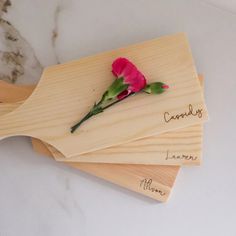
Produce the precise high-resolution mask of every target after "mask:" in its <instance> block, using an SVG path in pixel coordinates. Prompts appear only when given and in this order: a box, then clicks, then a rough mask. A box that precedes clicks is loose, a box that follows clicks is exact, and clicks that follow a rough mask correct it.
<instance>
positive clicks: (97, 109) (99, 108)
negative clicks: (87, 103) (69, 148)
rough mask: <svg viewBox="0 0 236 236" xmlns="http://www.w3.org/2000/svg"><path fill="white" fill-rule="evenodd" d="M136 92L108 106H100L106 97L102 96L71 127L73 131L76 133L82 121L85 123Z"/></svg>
mask: <svg viewBox="0 0 236 236" xmlns="http://www.w3.org/2000/svg"><path fill="white" fill-rule="evenodd" d="M134 94H135V93H130V94H129V95H128V96H126V97H124V98H123V99H120V100H116V101H115V102H113V103H110V104H108V105H107V106H104V107H102V106H100V105H101V104H102V102H103V101H104V99H103V98H102V99H101V100H100V101H99V102H98V103H97V104H96V105H95V106H94V107H93V108H92V109H91V111H90V112H89V113H87V114H86V115H85V116H84V117H83V118H82V119H81V120H80V121H79V122H78V123H77V124H75V125H74V126H72V127H71V133H74V132H75V130H76V129H78V128H79V127H80V125H81V124H82V123H84V122H85V121H86V120H88V119H89V118H91V117H92V116H95V115H97V114H98V113H101V112H103V111H104V110H106V109H107V108H109V107H111V106H113V105H115V104H117V103H119V102H121V101H123V100H125V99H126V98H128V97H130V96H132V95H134Z"/></svg>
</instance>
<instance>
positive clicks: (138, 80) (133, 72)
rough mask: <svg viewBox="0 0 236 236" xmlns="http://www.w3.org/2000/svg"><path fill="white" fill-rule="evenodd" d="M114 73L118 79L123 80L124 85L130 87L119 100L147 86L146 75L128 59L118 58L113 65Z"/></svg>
mask: <svg viewBox="0 0 236 236" xmlns="http://www.w3.org/2000/svg"><path fill="white" fill-rule="evenodd" d="M112 73H113V74H114V76H115V77H116V78H117V79H120V78H123V79H124V80H123V82H124V84H127V85H128V88H127V89H126V90H124V91H122V92H121V93H120V94H119V95H118V96H117V98H118V99H123V98H124V97H126V96H128V95H129V94H130V93H136V92H139V91H141V90H142V89H143V88H144V87H145V86H146V79H145V77H144V75H143V74H142V73H141V72H140V71H139V70H138V69H137V67H136V66H135V65H134V64H133V63H132V62H130V61H129V60H128V59H126V58H121V57H120V58H117V59H116V60H115V61H114V62H113V63H112Z"/></svg>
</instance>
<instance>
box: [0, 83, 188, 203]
mask: <svg viewBox="0 0 236 236" xmlns="http://www.w3.org/2000/svg"><path fill="white" fill-rule="evenodd" d="M25 88H26V87H25V86H16V85H9V84H7V83H5V82H1V81H0V91H1V93H0V95H2V96H1V97H0V102H4V103H8V104H1V105H0V114H1V115H3V114H5V113H7V112H10V111H12V110H13V109H15V108H16V107H17V106H19V104H17V103H16V104H9V102H16V101H18V100H21V99H22V98H23V99H26V98H27V97H28V96H29V95H30V94H31V92H32V88H33V86H32V87H31V88H30V87H27V89H25ZM2 91H8V92H7V93H5V94H4V93H2ZM3 94H4V95H3ZM7 107H8V109H6V108H7ZM189 128H190V127H189ZM32 144H33V147H34V149H35V150H36V151H38V152H39V153H41V154H43V155H45V156H49V157H52V154H51V152H50V151H49V150H48V149H47V147H46V146H45V145H44V144H43V143H42V142H41V141H40V140H37V139H32ZM66 164H69V165H70V166H72V167H74V168H77V169H80V170H82V171H85V172H87V173H90V174H92V175H95V176H97V177H100V178H103V179H105V180H107V181H110V182H112V183H115V184H118V185H120V186H123V187H125V188H127V189H130V190H133V191H135V192H139V193H142V194H144V195H146V196H149V197H151V198H154V199H156V200H159V201H166V200H167V199H168V197H169V195H170V192H171V189H172V188H173V184H174V181H175V179H176V176H177V174H178V171H179V167H178V166H158V165H152V166H151V165H119V164H93V163H66ZM153 186H154V187H155V189H159V191H157V192H155V191H154V192H152V188H153ZM153 193H154V194H153Z"/></svg>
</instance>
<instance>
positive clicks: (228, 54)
mask: <svg viewBox="0 0 236 236" xmlns="http://www.w3.org/2000/svg"><path fill="white" fill-rule="evenodd" d="M0 9H1V12H0V18H1V19H0V59H1V60H0V78H1V79H4V80H7V81H11V82H16V83H24V84H26V83H36V82H37V81H38V80H39V78H40V74H41V73H42V70H43V68H44V67H46V66H48V65H52V64H56V63H62V62H65V61H68V60H72V59H78V58H81V57H83V56H87V55H91V54H94V53H98V52H101V51H104V50H110V49H114V48H117V47H121V46H124V45H128V44H131V43H135V42H139V41H143V40H146V39H150V38H154V37H158V36H161V35H165V34H171V33H175V32H180V31H185V32H187V34H188V37H189V40H190V44H191V48H192V52H193V56H194V59H195V62H196V65H197V70H198V71H199V72H200V73H202V74H203V75H204V76H205V91H206V92H205V93H206V102H207V105H208V109H209V114H210V122H209V123H207V124H206V125H205V128H204V150H203V164H202V166H200V167H191V168H182V169H181V172H180V174H179V176H178V178H177V181H176V184H175V187H174V190H173V192H172V196H171V197H170V199H169V202H168V203H165V204H161V203H157V202H155V201H153V200H150V199H148V198H146V197H143V196H141V195H139V194H136V193H132V192H130V191H128V190H125V189H123V188H121V187H118V186H115V185H113V184H110V183H108V182H106V181H103V180H100V179H97V178H96V177H93V176H90V175H88V174H85V173H82V172H80V171H78V170H74V169H71V168H69V167H66V166H64V165H62V164H60V163H55V162H54V161H53V160H50V159H47V158H44V157H42V156H40V155H39V154H36V153H35V152H34V151H33V150H32V147H31V144H30V142H29V139H28V138H25V137H16V138H9V139H6V140H3V141H1V142H0V236H2V235H4V236H15V235H17V236H21V235H22V236H32V235H34V236H41V235H43V236H54V235H55V236H62V235H63V236H64V235H66V236H78V235H79V236H94V235H96V236H100V235H101V236H108V235H109V236H110V235H112V236H120V235H127V236H131V235H135V236H143V235H162V236H169V235H182V236H184V235H192V236H195V235H196V236H199V235H215V236H217V235H219V236H221V235H225V233H226V232H227V233H226V234H227V236H231V235H232V236H233V235H236V227H235V218H236V211H235V209H236V201H235V199H236V185H235V180H236V171H235V166H236V158H235V153H234V145H235V141H236V132H235V131H236V130H235V129H236V125H235V121H236V111H235V102H236V92H235V90H236V65H235V63H236V24H235V22H236V3H235V1H233V0H232V1H230V0H229V1H223V0H205V1H198V0H178V1H173V0H147V1H144V0H139V1H137V0H119V1H113V0H93V1H92V0H81V1H76V0H50V1H47V0H0Z"/></svg>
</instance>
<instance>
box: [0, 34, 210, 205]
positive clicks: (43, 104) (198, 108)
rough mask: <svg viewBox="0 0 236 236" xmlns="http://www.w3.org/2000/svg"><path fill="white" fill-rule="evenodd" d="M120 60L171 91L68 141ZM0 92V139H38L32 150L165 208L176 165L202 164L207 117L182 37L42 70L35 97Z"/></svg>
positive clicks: (106, 117) (18, 90) (22, 89)
mask: <svg viewBox="0 0 236 236" xmlns="http://www.w3.org/2000/svg"><path fill="white" fill-rule="evenodd" d="M119 56H125V57H128V58H130V59H131V60H132V61H134V62H135V64H137V66H138V67H139V68H140V70H141V71H143V72H144V74H145V75H146V76H147V78H148V80H149V81H156V80H157V78H158V80H161V81H163V82H165V83H167V84H168V85H169V86H170V88H171V89H170V90H169V91H168V92H167V93H165V94H163V95H161V96H145V95H139V96H137V97H135V98H130V99H127V101H125V102H124V103H123V104H119V105H117V106H116V107H114V108H112V109H110V110H109V111H108V112H106V113H103V114H102V115H100V116H98V117H96V118H95V119H92V120H91V121H89V122H87V123H86V124H85V125H84V126H83V127H82V129H81V130H80V131H79V132H78V133H76V134H75V135H71V134H70V133H69V132H68V130H69V127H70V126H71V125H72V124H73V123H74V122H75V121H76V120H77V119H78V117H79V116H80V115H82V114H84V113H85V112H86V110H88V107H89V106H90V105H91V104H92V103H93V102H94V101H96V100H97V98H98V97H99V94H101V93H102V91H104V90H105V88H106V86H107V84H109V80H111V75H110V69H109V67H110V64H111V62H112V60H113V59H114V58H116V57H119ZM96 77H97V78H96ZM78 78H79V79H78ZM100 78H104V80H101V79H100ZM98 79H99V80H98ZM0 86H2V87H4V86H5V88H6V86H7V91H8V93H7V94H5V95H4V94H3V93H2V95H1V97H0V101H2V102H3V103H2V104H1V107H0V112H1V114H2V116H1V118H0V122H1V124H2V127H1V129H0V136H1V137H7V136H13V135H18V134H21V135H28V136H32V137H36V138H37V139H33V145H34V148H35V149H36V150H37V151H39V152H41V153H44V154H46V155H48V156H53V157H54V158H55V159H56V160H57V161H61V162H63V163H66V164H68V165H71V166H73V167H75V168H78V169H81V170H83V171H86V172H89V173H91V174H94V175H96V176H99V177H102V178H104V179H107V180H109V181H111V182H114V183H116V184H119V185H121V186H124V187H127V188H129V189H131V190H133V191H136V192H140V193H142V194H145V195H147V196H149V197H152V198H154V199H157V200H160V201H166V200H167V198H168V196H169V194H170V190H171V188H172V186H173V183H174V180H175V178H176V176H177V173H178V170H179V167H178V166H181V165H199V164H200V161H201V142H202V123H203V122H204V121H206V120H207V111H206V108H205V104H204V100H203V95H202V91H201V88H200V83H199V81H198V79H197V76H196V71H195V68H194V64H193V60H192V56H191V53H190V50H189V46H188V43H187V40H186V36H185V35H184V34H177V35H174V36H166V37H162V38H160V39H157V40H151V41H148V42H144V43H141V44H137V45H132V46H129V47H126V48H123V49H118V50H114V51H112V52H108V53H103V54H99V55H96V56H92V57H88V58H85V59H81V60H79V61H74V62H70V63H67V64H63V65H58V66H53V67H51V68H47V69H46V70H45V71H44V73H43V75H42V78H41V80H40V83H39V84H38V86H37V87H36V88H35V90H34V92H33V93H32V90H33V86H11V85H6V84H5V85H4V83H1V84H0ZM5 91H6V90H5ZM9 91H12V92H9ZM31 93H32V95H31V96H29V95H30V94H31ZM78 94H79V95H78ZM86 94H89V97H88V96H86ZM90 94H91V96H90ZM28 97H29V98H28ZM61 97H63V98H65V99H63V101H60V102H58V98H61ZM25 99H26V101H25V102H24V100H25ZM22 103H23V105H20V104H22ZM11 110H12V112H10V111H11ZM7 112H8V113H7ZM3 113H7V114H5V115H3ZM26 114H27V115H26ZM40 114H41V115H40ZM42 114H43V115H42ZM12 123H14V127H12V125H11V124H12ZM101 134H102V136H101ZM112 134H113V135H112ZM114 134H115V135H114ZM111 137H112V138H111ZM39 140H42V141H43V142H44V143H42V141H39Z"/></svg>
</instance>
